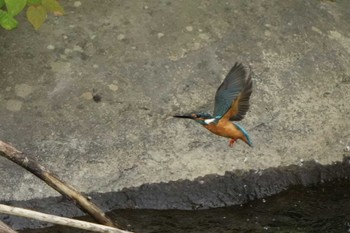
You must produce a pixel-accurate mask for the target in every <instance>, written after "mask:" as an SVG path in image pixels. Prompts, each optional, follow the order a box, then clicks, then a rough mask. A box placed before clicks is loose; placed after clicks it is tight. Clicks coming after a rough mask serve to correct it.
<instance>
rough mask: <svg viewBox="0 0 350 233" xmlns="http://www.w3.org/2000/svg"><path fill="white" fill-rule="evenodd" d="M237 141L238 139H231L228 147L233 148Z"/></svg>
mask: <svg viewBox="0 0 350 233" xmlns="http://www.w3.org/2000/svg"><path fill="white" fill-rule="evenodd" d="M235 141H236V139H234V138H231V140H230V142H229V144H228V146H229V147H233V143H235Z"/></svg>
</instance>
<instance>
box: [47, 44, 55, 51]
mask: <svg viewBox="0 0 350 233" xmlns="http://www.w3.org/2000/svg"><path fill="white" fill-rule="evenodd" d="M47 49H49V50H54V49H55V46H53V45H52V44H49V45H48V46H47Z"/></svg>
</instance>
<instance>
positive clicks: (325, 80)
mask: <svg viewBox="0 0 350 233" xmlns="http://www.w3.org/2000/svg"><path fill="white" fill-rule="evenodd" d="M63 4H66V5H64V8H65V11H66V12H67V14H66V15H65V16H63V17H58V18H54V17H49V18H48V21H47V22H46V23H45V24H44V25H43V27H42V28H41V29H40V30H39V31H38V32H36V31H35V30H34V29H32V28H31V27H30V26H29V25H28V24H27V23H26V21H25V19H24V18H23V19H22V18H21V19H20V22H21V24H20V26H19V28H18V29H16V30H14V31H10V32H8V31H4V30H2V31H1V34H2V35H1V37H0V45H1V50H0V59H1V70H0V75H1V78H0V109H1V111H0V139H1V140H3V141H6V142H9V143H11V144H12V145H14V146H15V147H16V148H17V149H19V150H22V151H25V152H27V153H29V154H32V155H34V156H35V157H36V159H38V160H39V161H40V162H41V163H42V164H43V165H44V166H46V167H48V168H50V169H51V170H53V171H55V172H56V173H57V174H58V175H59V176H60V177H61V178H62V179H63V180H66V181H68V182H70V183H71V184H72V185H74V186H75V187H77V188H78V189H79V190H81V191H84V192H110V191H118V190H121V189H122V188H125V187H135V186H140V185H142V184H146V183H158V182H168V181H175V180H179V179H189V180H193V179H195V178H197V177H200V176H204V175H208V174H218V175H223V174H225V172H230V171H235V170H236V169H240V170H243V171H248V170H257V171H259V170H264V169H268V168H271V167H278V166H288V165H293V164H294V165H300V166H302V165H303V163H304V162H307V161H311V160H315V161H316V162H317V163H320V164H323V165H326V164H331V163H333V162H335V161H342V159H343V156H344V155H345V156H349V155H350V104H349V103H350V68H349V67H350V61H349V59H348V57H349V55H350V25H349V23H348V22H350V14H348V12H347V9H349V8H350V2H349V1H346V0H344V1H341V0H339V1H337V2H331V1H319V0H312V1H302V0H297V1H295V0H283V1H280V0H274V1H271V0H262V1H229V2H226V1H199V0H198V1H196V0H195V1H190V2H189V1H161V2H148V3H145V2H141V1H136V0H135V1H86V2H81V4H76V3H74V2H72V1H69V2H65V3H63ZM236 61H240V62H243V64H246V65H249V66H250V67H251V69H252V71H253V80H254V91H253V95H252V98H251V109H250V111H249V112H248V114H247V116H246V118H245V119H244V120H243V121H242V122H241V125H243V126H244V127H245V128H246V129H247V131H248V132H249V133H250V135H251V138H252V140H253V143H254V148H249V147H248V146H246V145H245V144H244V143H241V142H238V143H237V144H236V145H235V146H234V148H229V147H228V146H227V144H228V140H227V139H225V138H220V137H217V136H215V135H213V134H210V133H209V132H207V131H206V129H204V128H202V127H200V126H199V125H197V124H195V123H194V122H192V121H185V120H179V119H173V118H172V117H171V115H173V114H175V113H187V112H191V111H196V110H199V111H201V110H204V111H212V110H213V102H214V94H215V91H216V89H217V87H218V85H219V84H220V82H221V81H222V80H223V78H224V76H225V75H226V72H227V71H228V70H229V69H230V68H231V66H232V65H233V64H234V62H236ZM0 176H1V177H2V179H1V181H0V187H1V189H0V197H1V199H2V200H27V199H32V198H43V197H50V196H57V195H58V194H57V193H56V192H54V191H52V190H51V189H50V188H48V187H46V186H45V185H44V184H42V182H41V181H38V180H37V179H36V178H35V177H33V176H32V175H29V174H28V173H27V172H26V171H24V170H23V169H21V168H19V167H17V166H16V165H14V164H12V163H11V162H9V161H6V160H5V159H3V158H0ZM276 179H278V176H275V178H271V179H270V180H269V182H271V185H272V184H274V182H275V180H276ZM320 179H321V177H320ZM264 182H268V181H266V180H264Z"/></svg>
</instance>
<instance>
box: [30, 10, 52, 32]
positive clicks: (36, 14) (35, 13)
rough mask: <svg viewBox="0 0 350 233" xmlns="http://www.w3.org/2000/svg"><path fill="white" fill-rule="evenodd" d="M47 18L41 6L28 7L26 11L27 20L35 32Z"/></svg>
mask: <svg viewBox="0 0 350 233" xmlns="http://www.w3.org/2000/svg"><path fill="white" fill-rule="evenodd" d="M46 17H47V12H46V9H45V8H44V7H43V6H30V7H28V10H27V18H28V20H29V22H30V23H31V24H32V25H33V27H34V28H35V30H38V29H39V28H40V27H41V25H42V24H43V23H44V22H45V20H46Z"/></svg>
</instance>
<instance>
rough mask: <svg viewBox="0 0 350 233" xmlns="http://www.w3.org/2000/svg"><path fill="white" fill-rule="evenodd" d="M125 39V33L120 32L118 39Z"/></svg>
mask: <svg viewBox="0 0 350 233" xmlns="http://www.w3.org/2000/svg"><path fill="white" fill-rule="evenodd" d="M124 39H125V35H124V34H119V35H118V36H117V40H124Z"/></svg>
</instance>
